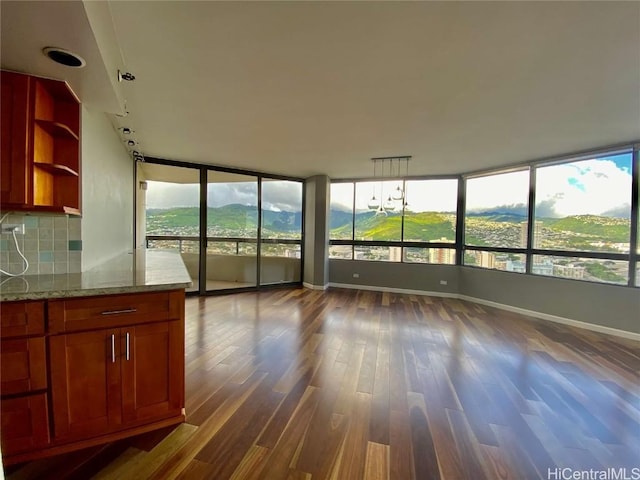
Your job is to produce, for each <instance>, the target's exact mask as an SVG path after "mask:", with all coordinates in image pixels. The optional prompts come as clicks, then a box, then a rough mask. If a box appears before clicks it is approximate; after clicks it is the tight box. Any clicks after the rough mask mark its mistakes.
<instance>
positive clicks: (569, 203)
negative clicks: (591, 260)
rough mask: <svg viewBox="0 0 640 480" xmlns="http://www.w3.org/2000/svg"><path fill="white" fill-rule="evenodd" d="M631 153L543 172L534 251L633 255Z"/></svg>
mask: <svg viewBox="0 0 640 480" xmlns="http://www.w3.org/2000/svg"><path fill="white" fill-rule="evenodd" d="M630 218H631V153H625V154H621V155H615V156H610V157H600V158H594V159H591V160H583V161H580V162H570V163H562V164H559V165H550V166H546V167H539V168H537V171H536V208H535V228H534V242H533V247H534V248H543V249H551V250H568V251H582V252H611V253H627V252H628V251H629V233H630Z"/></svg>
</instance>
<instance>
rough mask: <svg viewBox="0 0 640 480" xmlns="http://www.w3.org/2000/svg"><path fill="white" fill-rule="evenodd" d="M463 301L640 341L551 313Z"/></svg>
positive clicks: (639, 336) (634, 335)
mask: <svg viewBox="0 0 640 480" xmlns="http://www.w3.org/2000/svg"><path fill="white" fill-rule="evenodd" d="M458 298H460V299H461V300H467V301H469V302H473V303H478V304H480V305H487V306H489V307H495V308H499V309H500V310H507V311H509V312H514V313H519V314H521V315H527V316H529V317H535V318H539V319H541V320H548V321H550V322H555V323H562V324H564V325H570V326H572V327H578V328H584V329H585V330H592V331H594V332H599V333H606V334H608V335H615V336H616V337H623V338H628V339H630V340H637V341H640V333H634V332H628V331H626V330H619V329H617V328H611V327H605V326H604V325H596V324H594V323H587V322H581V321H580V320H573V319H572V318H566V317H559V316H558V315H551V314H549V313H542V312H537V311H535V310H527V309H526V308H520V307H514V306H512V305H505V304H504V303H498V302H492V301H490V300H485V299H483V298H476V297H469V296H467V295H458Z"/></svg>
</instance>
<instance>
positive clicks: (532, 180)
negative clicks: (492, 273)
mask: <svg viewBox="0 0 640 480" xmlns="http://www.w3.org/2000/svg"><path fill="white" fill-rule="evenodd" d="M535 214H536V169H535V168H530V169H529V205H528V215H527V217H528V218H527V244H526V245H525V246H526V248H527V254H526V259H525V265H526V266H525V272H526V273H531V272H532V268H533V254H532V253H531V250H532V249H533V245H534V243H533V242H534V238H533V236H534V235H535V219H536V217H535Z"/></svg>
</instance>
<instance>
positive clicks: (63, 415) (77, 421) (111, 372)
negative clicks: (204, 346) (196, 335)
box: [50, 321, 184, 440]
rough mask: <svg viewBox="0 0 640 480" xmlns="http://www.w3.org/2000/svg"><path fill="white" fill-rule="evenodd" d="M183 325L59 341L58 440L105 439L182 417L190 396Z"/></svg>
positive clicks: (54, 387)
mask: <svg viewBox="0 0 640 480" xmlns="http://www.w3.org/2000/svg"><path fill="white" fill-rule="evenodd" d="M181 332H182V325H181V324H180V322H179V321H170V322H159V323H150V324H145V325H135V326H131V327H124V328H119V329H105V330H98V331H92V332H83V333H69V334H66V335H57V336H53V337H51V339H50V347H51V391H52V402H53V424H54V438H55V439H56V440H72V439H78V438H84V437H86V436H93V435H102V434H106V433H109V432H112V431H114V430H121V429H123V428H127V427H131V426H136V425H139V424H141V423H145V422H148V421H150V420H157V419H162V418H167V417H171V416H179V415H180V414H181V411H182V404H183V402H182V399H183V396H184V394H183V392H184V356H183V355H181V352H182V351H183V348H182V347H181V343H182V341H183V335H182V334H181Z"/></svg>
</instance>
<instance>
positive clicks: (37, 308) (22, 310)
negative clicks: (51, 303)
mask: <svg viewBox="0 0 640 480" xmlns="http://www.w3.org/2000/svg"><path fill="white" fill-rule="evenodd" d="M0 313H1V315H0V337H2V338H11V337H24V336H27V335H43V334H44V302H42V301H35V302H34V301H29V302H2V304H0Z"/></svg>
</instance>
